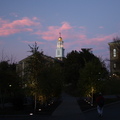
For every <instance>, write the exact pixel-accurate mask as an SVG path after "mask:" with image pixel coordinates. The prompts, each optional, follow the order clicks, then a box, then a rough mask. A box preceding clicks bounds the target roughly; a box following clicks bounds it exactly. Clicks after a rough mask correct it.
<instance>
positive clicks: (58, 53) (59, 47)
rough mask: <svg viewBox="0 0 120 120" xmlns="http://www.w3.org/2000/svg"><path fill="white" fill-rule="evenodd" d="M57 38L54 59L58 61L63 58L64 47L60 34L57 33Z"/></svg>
mask: <svg viewBox="0 0 120 120" xmlns="http://www.w3.org/2000/svg"><path fill="white" fill-rule="evenodd" d="M59 35H60V36H59V38H58V41H57V48H56V59H58V60H61V61H62V60H63V58H64V50H65V49H64V47H63V43H64V42H63V40H62V37H61V33H59Z"/></svg>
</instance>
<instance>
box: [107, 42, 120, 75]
mask: <svg viewBox="0 0 120 120" xmlns="http://www.w3.org/2000/svg"><path fill="white" fill-rule="evenodd" d="M108 45H109V50H110V72H111V74H112V75H120V40H119V41H113V42H110V43H108Z"/></svg>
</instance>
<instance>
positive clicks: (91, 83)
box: [78, 57, 108, 96]
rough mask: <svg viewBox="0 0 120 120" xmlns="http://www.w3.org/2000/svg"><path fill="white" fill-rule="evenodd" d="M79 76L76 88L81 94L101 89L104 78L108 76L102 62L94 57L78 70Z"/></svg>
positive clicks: (84, 94)
mask: <svg viewBox="0 0 120 120" xmlns="http://www.w3.org/2000/svg"><path fill="white" fill-rule="evenodd" d="M80 74H81V76H80V77H79V81H78V89H79V91H80V94H81V95H82V96H86V95H89V94H91V92H94V93H95V92H98V91H102V90H103V88H102V86H103V84H104V80H105V79H106V77H107V76H108V71H107V69H106V68H105V64H104V62H103V61H102V62H101V61H100V59H98V58H97V57H95V58H94V59H93V60H92V61H90V62H87V63H86V64H85V67H84V68H83V69H82V70H80Z"/></svg>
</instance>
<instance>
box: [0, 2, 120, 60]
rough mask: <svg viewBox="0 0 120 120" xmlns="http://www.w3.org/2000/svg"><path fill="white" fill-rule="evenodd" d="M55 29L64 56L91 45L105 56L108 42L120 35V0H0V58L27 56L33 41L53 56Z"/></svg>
mask: <svg viewBox="0 0 120 120" xmlns="http://www.w3.org/2000/svg"><path fill="white" fill-rule="evenodd" d="M59 32H61V36H62V38H63V41H64V48H65V56H66V55H67V54H68V53H70V52H71V51H72V50H77V51H81V48H92V51H93V54H95V55H96V56H98V57H102V59H103V60H106V59H109V45H108V43H109V42H112V41H113V38H115V37H119V36H120V0H0V60H1V59H2V60H5V59H8V58H9V59H12V60H14V61H16V62H18V61H20V60H22V59H24V58H26V57H27V56H28V55H30V52H28V51H30V47H29V45H31V46H33V45H34V44H35V42H36V43H37V45H38V46H39V50H40V51H41V50H42V51H43V52H44V54H45V55H48V56H51V57H55V52H56V46H57V41H58V37H59Z"/></svg>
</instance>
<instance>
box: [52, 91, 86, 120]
mask: <svg viewBox="0 0 120 120" xmlns="http://www.w3.org/2000/svg"><path fill="white" fill-rule="evenodd" d="M62 99H63V102H62V103H61V105H60V106H59V107H58V108H57V109H56V110H55V111H54V113H53V114H52V118H53V119H56V120H85V118H84V116H83V114H82V111H81V109H80V107H79V105H78V103H77V100H76V98H75V97H72V96H69V95H67V94H65V93H63V95H62Z"/></svg>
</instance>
